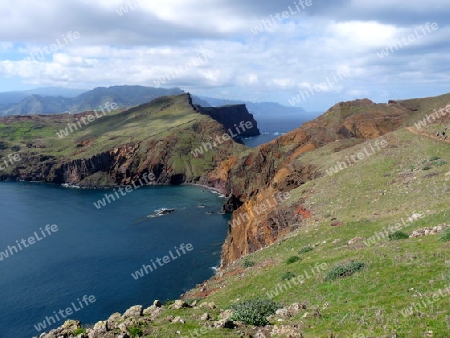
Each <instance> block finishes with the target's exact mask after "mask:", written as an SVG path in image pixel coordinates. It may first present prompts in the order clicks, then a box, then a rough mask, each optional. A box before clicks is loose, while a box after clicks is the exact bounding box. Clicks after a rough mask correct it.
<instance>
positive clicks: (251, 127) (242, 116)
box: [195, 104, 259, 139]
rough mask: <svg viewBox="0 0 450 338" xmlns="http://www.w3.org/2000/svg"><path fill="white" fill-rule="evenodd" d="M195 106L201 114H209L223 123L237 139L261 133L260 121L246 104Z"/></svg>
mask: <svg viewBox="0 0 450 338" xmlns="http://www.w3.org/2000/svg"><path fill="white" fill-rule="evenodd" d="M195 107H196V108H197V109H198V111H199V112H200V113H201V114H205V115H208V116H210V117H212V118H213V119H214V120H216V121H217V122H219V123H220V124H222V125H223V126H224V127H225V129H226V130H227V132H228V134H229V135H230V136H232V137H233V138H235V139H240V138H241V137H249V136H258V135H259V129H258V123H257V122H256V120H255V119H254V117H253V115H252V114H250V113H249V112H248V110H247V107H246V106H245V104H236V105H230V106H222V107H201V106H195ZM246 123H247V125H246Z"/></svg>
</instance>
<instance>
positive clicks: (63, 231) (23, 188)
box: [0, 183, 229, 338]
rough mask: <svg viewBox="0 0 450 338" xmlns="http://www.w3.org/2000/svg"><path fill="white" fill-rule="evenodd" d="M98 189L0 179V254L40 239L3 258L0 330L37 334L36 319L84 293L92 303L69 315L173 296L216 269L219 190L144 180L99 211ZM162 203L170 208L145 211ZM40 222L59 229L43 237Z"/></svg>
mask: <svg viewBox="0 0 450 338" xmlns="http://www.w3.org/2000/svg"><path fill="white" fill-rule="evenodd" d="M105 193H111V191H108V190H86V189H68V188H63V187H60V186H54V185H45V184H39V183H0V215H1V218H0V252H1V251H3V252H5V250H8V246H10V247H11V246H13V245H15V246H16V247H17V243H16V240H19V241H20V240H21V239H22V238H23V239H28V238H29V237H32V236H35V235H34V232H36V233H37V234H38V236H39V237H40V238H42V239H41V240H39V241H36V242H35V243H34V244H32V245H29V247H27V248H24V247H23V245H22V250H19V251H18V253H14V254H13V255H9V257H7V258H6V257H3V260H1V261H0V276H1V277H0V292H1V301H0V312H1V320H0V336H1V337H7V338H9V337H14V338H21V337H32V336H39V334H40V333H41V332H38V331H37V330H36V328H35V327H34V326H35V325H37V323H38V322H42V321H44V320H45V317H46V316H48V317H50V316H52V315H54V311H56V313H58V311H59V310H60V309H66V308H68V307H71V303H72V302H74V303H75V305H77V308H80V306H79V305H78V301H77V299H78V298H79V299H80V300H81V299H82V297H83V296H84V295H87V296H90V295H93V296H94V297H95V299H96V300H95V302H93V303H91V304H89V305H88V306H85V307H84V308H83V309H79V311H76V312H74V314H73V315H72V316H70V317H71V319H77V320H81V321H82V322H83V323H91V324H92V323H95V322H96V321H99V320H104V319H107V318H108V317H109V316H110V315H111V314H112V313H114V312H116V311H117V312H121V313H123V312H124V311H125V310H126V309H127V308H129V307H130V306H132V305H136V304H141V305H144V306H148V305H151V304H152V302H153V300H155V299H160V300H162V301H164V300H167V299H176V298H178V297H179V296H180V294H181V293H183V292H184V291H187V290H189V289H190V288H192V287H193V286H195V285H196V284H197V283H201V282H202V281H204V280H205V279H207V278H209V277H210V276H212V275H213V273H214V271H213V269H212V268H213V267H214V266H217V265H218V264H219V263H220V250H221V246H222V244H223V242H224V239H225V236H226V231H227V221H228V219H229V216H227V215H221V214H218V211H219V209H220V207H221V205H222V203H223V199H222V198H219V196H218V195H217V194H213V193H212V192H211V191H209V190H205V189H203V188H200V187H193V186H175V187H174V186H152V187H141V188H139V189H137V190H134V191H132V192H131V193H129V194H127V195H126V196H121V197H120V199H117V200H116V201H115V202H112V203H110V204H108V205H107V206H105V207H103V208H101V209H96V208H95V207H94V205H93V203H94V202H96V201H97V200H99V199H101V198H103V197H104V194H105ZM201 205H205V207H203V208H200V207H199V206H201ZM159 208H175V209H176V211H175V212H174V213H172V214H168V215H164V216H161V217H154V218H151V217H148V215H150V214H153V213H154V211H155V210H156V209H159ZM207 212H213V213H214V214H207ZM47 224H50V225H52V224H56V225H57V227H58V230H57V231H56V232H53V233H51V235H47V237H45V238H43V235H42V233H41V231H40V228H42V229H44V227H45V225H47ZM182 243H184V244H188V243H191V244H192V246H193V248H194V249H193V250H192V251H191V252H187V253H186V254H183V253H182V252H181V251H180V253H181V256H179V257H177V258H176V259H172V260H171V261H170V262H169V263H167V264H165V265H163V266H158V268H157V269H156V270H154V271H153V272H149V274H148V275H145V276H144V277H142V278H139V279H138V280H135V279H134V278H133V277H132V276H131V274H132V273H134V272H135V271H136V270H139V269H140V268H142V265H143V264H145V265H149V264H150V262H151V260H154V261H155V260H156V258H158V257H159V258H162V257H163V256H165V255H168V254H169V251H172V253H173V255H174V256H178V255H177V254H176V251H175V247H177V248H178V247H179V246H180V244H182ZM12 251H13V252H14V249H12ZM62 323H63V320H62V321H60V322H57V323H56V324H55V325H51V327H50V328H49V327H47V328H46V329H45V331H47V332H48V331H49V329H51V328H54V327H57V326H59V325H61V324H62Z"/></svg>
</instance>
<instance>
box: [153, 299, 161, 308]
mask: <svg viewBox="0 0 450 338" xmlns="http://www.w3.org/2000/svg"><path fill="white" fill-rule="evenodd" d="M153 306H156V307H161V306H162V303H161V302H160V301H159V300H155V301H154V302H153Z"/></svg>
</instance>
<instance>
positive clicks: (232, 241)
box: [208, 99, 411, 267]
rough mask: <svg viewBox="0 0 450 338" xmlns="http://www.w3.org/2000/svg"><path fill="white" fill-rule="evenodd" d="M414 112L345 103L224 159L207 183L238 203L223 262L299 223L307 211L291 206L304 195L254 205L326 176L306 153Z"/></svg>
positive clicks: (361, 136)
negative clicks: (266, 207)
mask: <svg viewBox="0 0 450 338" xmlns="http://www.w3.org/2000/svg"><path fill="white" fill-rule="evenodd" d="M410 112H411V109H409V108H406V107H404V106H402V105H400V103H395V102H391V103H390V104H375V103H373V102H372V101H370V100H368V99H362V100H355V101H350V102H341V103H338V104H336V105H334V106H333V107H332V108H330V109H329V110H328V111H327V112H326V113H324V114H323V115H322V116H320V117H318V118H317V119H315V120H312V121H310V122H307V123H305V124H303V125H302V126H301V127H300V128H298V129H296V130H294V131H292V132H290V133H288V134H286V135H283V136H281V137H279V138H277V139H276V140H273V141H272V142H270V143H267V144H264V145H262V146H260V147H258V148H256V149H254V150H253V151H251V152H246V153H245V155H241V156H232V157H230V158H228V159H227V160H226V161H224V162H222V163H220V164H219V166H218V167H217V168H216V170H214V171H213V172H211V173H210V174H209V176H208V179H209V183H210V184H215V185H216V186H220V187H222V189H225V190H226V193H227V194H228V195H229V196H230V197H229V198H230V201H231V202H229V203H228V206H230V205H234V206H238V208H237V209H236V210H235V211H234V212H233V215H232V219H231V222H230V226H229V231H228V236H227V239H226V241H225V244H224V246H223V248H222V267H225V266H227V265H229V264H230V263H231V262H233V261H234V260H236V259H238V258H240V257H242V256H244V255H247V254H249V253H252V252H254V251H256V250H259V249H261V248H263V247H265V246H267V245H270V244H272V243H273V242H274V241H276V240H277V239H278V238H281V237H283V236H284V235H285V234H286V233H288V232H289V231H291V230H293V229H295V228H296V227H298V226H301V223H302V221H303V219H304V214H302V212H300V213H299V212H294V211H293V210H297V209H298V208H299V207H300V210H301V204H302V200H299V201H295V203H294V201H292V202H291V203H292V204H290V203H288V205H289V207H286V206H285V207H282V206H277V207H273V208H270V210H269V211H267V212H264V213H260V214H258V213H256V212H255V211H254V208H255V207H257V206H258V205H260V204H261V203H263V202H262V201H266V200H268V199H271V198H273V196H275V195H277V194H279V193H286V192H289V191H290V190H292V189H294V188H297V187H299V186H301V185H302V184H304V183H305V182H307V181H309V180H313V179H315V178H317V177H319V176H321V175H323V174H322V173H320V172H319V171H318V170H317V168H315V167H313V166H310V165H305V164H303V163H302V160H301V158H302V155H303V154H304V153H306V152H309V151H312V150H315V149H317V148H320V147H322V146H324V145H326V144H329V143H332V142H334V141H336V140H339V139H350V138H351V139H354V140H355V141H359V142H363V141H364V140H367V139H372V138H376V137H379V136H382V135H384V134H386V133H388V132H390V131H393V130H396V129H398V128H400V127H401V126H403V125H405V124H406V121H407V118H408V115H409V114H410ZM337 151H338V150H337ZM305 197H306V196H305ZM237 200H239V201H240V203H242V205H239V204H240V203H238V202H237Z"/></svg>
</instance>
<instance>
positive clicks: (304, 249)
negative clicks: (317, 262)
mask: <svg viewBox="0 0 450 338" xmlns="http://www.w3.org/2000/svg"><path fill="white" fill-rule="evenodd" d="M313 250H314V249H313V247H312V246H310V245H307V246H304V247H303V248H301V249H300V251H299V252H298V253H300V254H302V253H307V252H310V251H313Z"/></svg>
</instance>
